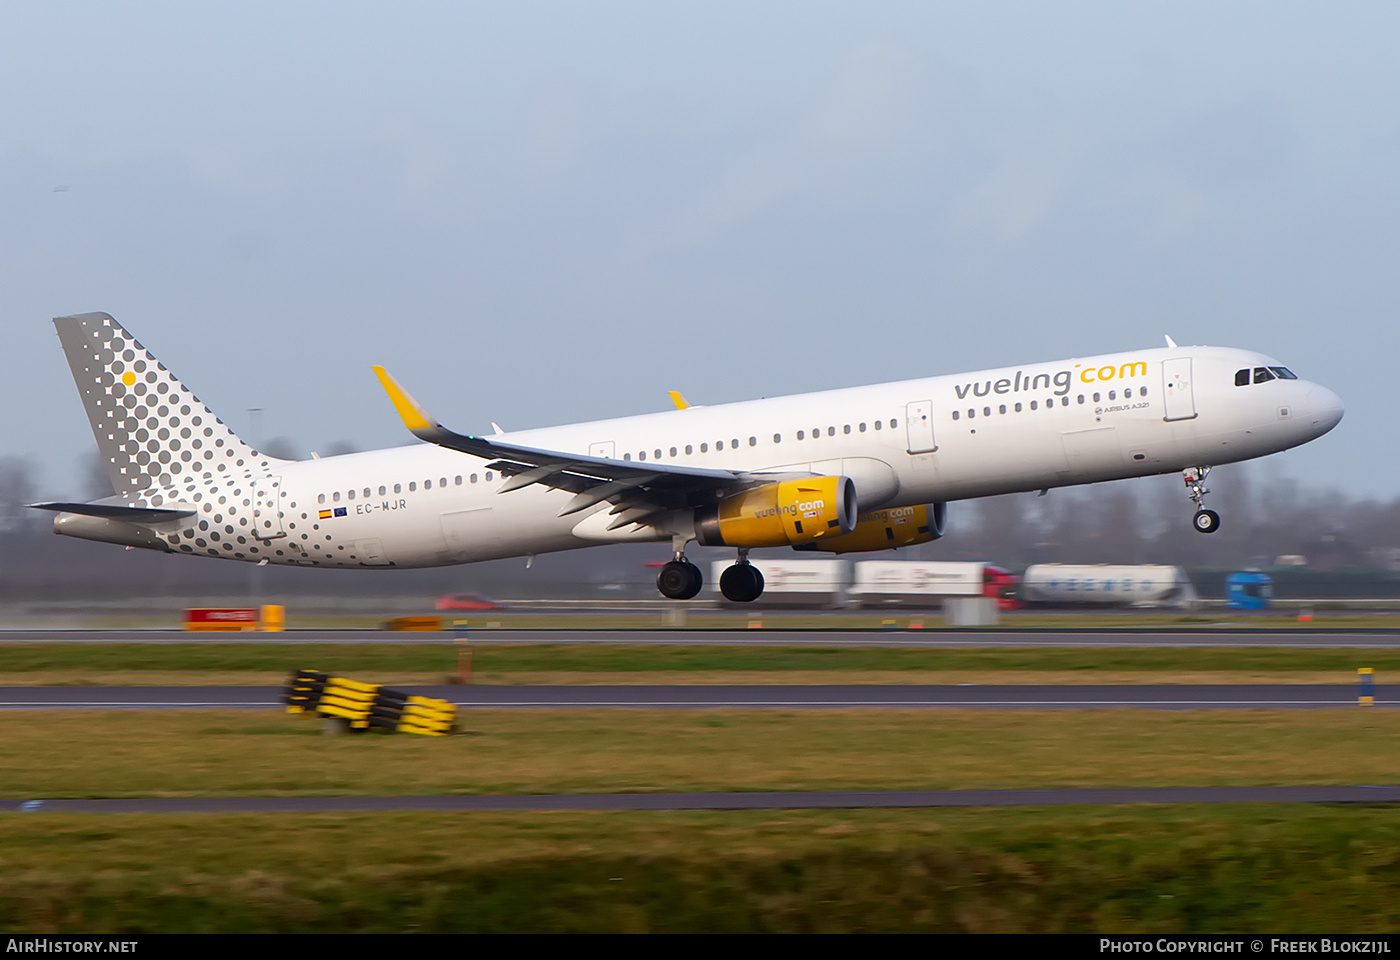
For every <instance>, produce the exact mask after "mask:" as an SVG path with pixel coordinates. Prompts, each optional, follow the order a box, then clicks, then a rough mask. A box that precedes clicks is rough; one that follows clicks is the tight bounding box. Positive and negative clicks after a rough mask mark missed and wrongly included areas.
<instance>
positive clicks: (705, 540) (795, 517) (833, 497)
mask: <svg viewBox="0 0 1400 960" xmlns="http://www.w3.org/2000/svg"><path fill="white" fill-rule="evenodd" d="M856 513H857V506H856V488H855V484H853V483H852V482H851V480H850V478H849V477H810V478H806V479H803V480H785V481H782V482H781V483H770V484H768V485H767V486H763V487H758V488H756V489H754V490H746V491H744V492H743V493H739V494H735V495H734V496H732V497H727V498H725V499H724V500H721V501H720V502H719V503H717V504H715V505H714V506H710V507H701V508H700V509H699V510H696V511H695V535H696V539H698V540H699V542H700V543H702V544H704V545H705V546H707V547H785V546H788V545H789V544H798V543H810V542H812V541H818V540H822V539H824V538H826V537H839V536H842V535H843V534H847V533H850V532H851V531H852V530H853V529H855V522H856Z"/></svg>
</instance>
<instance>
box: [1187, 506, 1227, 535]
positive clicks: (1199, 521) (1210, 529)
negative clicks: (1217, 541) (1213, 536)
mask: <svg viewBox="0 0 1400 960" xmlns="http://www.w3.org/2000/svg"><path fill="white" fill-rule="evenodd" d="M1191 525H1192V526H1194V527H1195V528H1196V532H1197V533H1214V532H1215V531H1217V530H1219V529H1220V514H1218V513H1216V512H1215V511H1214V510H1197V511H1196V515H1195V516H1194V517H1192V518H1191Z"/></svg>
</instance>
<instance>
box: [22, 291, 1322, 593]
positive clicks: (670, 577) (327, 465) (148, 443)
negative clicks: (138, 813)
mask: <svg viewBox="0 0 1400 960" xmlns="http://www.w3.org/2000/svg"><path fill="white" fill-rule="evenodd" d="M54 324H55V326H56V327H57V328H58V336H59V339H60V341H61V342H62V344H63V349H64V352H65V353H66V354H67V357H68V363H69V366H70V367H71V368H72V371H73V377H74V379H75V380H76V381H77V384H78V390H79V392H80V393H81V394H82V397H83V403H84V405H85V407H86V408H87V415H88V419H89V420H90V421H91V423H92V429H93V433H94V434H95V435H96V437H97V445H98V448H99V450H100V451H101V454H102V458H103V460H104V461H105V463H106V466H107V470H108V473H109V474H110V476H111V479H112V484H113V486H114V487H115V490H116V494H115V496H111V497H107V498H105V499H102V500H97V501H94V502H91V503H70V502H51V503H38V504H33V506H35V507H38V508H41V509H45V510H52V511H56V512H57V516H56V517H55V518H54V529H55V531H56V532H58V533H60V534H64V535H66V536H72V537H81V538H84V539H88V540H100V541H105V542H108V543H117V544H124V545H127V546H131V547H144V548H149V549H152V550H163V551H166V552H169V553H187V554H192V555H195V556H207V557H222V558H225V559H231V560H245V561H250V562H252V563H281V564H295V565H298V566H311V567H368V568H390V567H431V566H440V565H444V564H455V563H468V562H471V561H475V560H489V559H494V558H500V557H516V556H532V555H534V554H539V553H546V552H549V551H554V550H570V549H574V548H576V547H586V546H593V545H597V544H604V543H621V542H639V541H653V542H662V543H665V542H669V544H670V549H671V551H672V552H673V554H674V558H673V559H672V560H671V561H670V562H668V563H666V564H665V566H663V567H662V568H661V572H660V574H659V575H658V577H657V587H658V588H659V589H660V591H661V593H662V594H663V595H665V596H667V597H670V598H672V599H676V600H686V599H689V598H691V597H694V596H695V595H696V594H697V593H699V592H700V588H701V586H702V582H701V574H700V570H699V568H698V567H697V566H696V565H695V564H694V563H692V562H690V561H689V560H687V559H686V556H685V548H686V546H687V545H688V544H690V543H691V542H692V541H694V542H698V543H701V544H705V545H711V546H726V547H732V548H734V550H735V551H736V554H737V561H736V562H735V564H734V565H733V566H731V567H729V568H728V569H727V570H726V571H725V572H724V574H723V576H722V577H721V578H720V590H721V592H722V593H723V594H724V596H725V597H727V598H728V599H730V600H734V601H749V600H754V599H756V598H757V597H758V596H759V595H760V594H761V593H762V592H763V578H762V575H761V574H760V573H759V572H758V570H757V568H756V567H754V566H752V565H751V564H750V563H749V561H748V554H749V551H750V550H752V549H755V548H764V547H786V546H792V547H796V548H797V549H800V550H801V549H806V550H825V551H832V552H838V553H839V552H848V551H869V550H887V549H891V548H897V547H901V546H907V545H910V544H916V543H925V542H928V541H930V540H936V539H937V538H938V537H940V536H942V535H943V531H944V522H945V517H946V505H947V504H948V503H949V502H950V501H954V500H966V499H969V498H973V497H986V496H992V495H994V494H1002V493H1011V492H1015V491H1029V490H1045V489H1047V488H1050V487H1061V486H1068V485H1071V484H1081V483H1095V482H1098V481H1102V480H1118V479H1122V478H1126V477H1141V476H1147V475H1149V474H1160V473H1168V472H1174V471H1181V472H1182V474H1183V476H1184V478H1185V481H1186V491H1187V494H1188V496H1189V497H1190V499H1191V501H1192V502H1194V504H1195V507H1196V510H1195V515H1194V521H1193V522H1194V525H1195V527H1196V529H1197V530H1200V531H1201V532H1203V533H1211V532H1213V531H1214V530H1215V529H1216V528H1217V527H1218V526H1219V523H1220V519H1219V517H1218V516H1217V515H1216V513H1215V512H1214V511H1211V510H1207V509H1206V508H1205V506H1204V503H1203V500H1204V497H1205V495H1206V493H1207V490H1206V488H1205V485H1204V481H1205V478H1206V474H1207V473H1208V472H1209V471H1210V468H1211V466H1213V465H1218V464H1222V463H1232V462H1236V461H1240V460H1248V459H1251V458H1253V457H1262V456H1264V455H1266V454H1270V453H1276V452H1278V451H1280V450H1286V449H1288V448H1289V447H1294V446H1297V445H1299V444H1302V443H1306V442H1307V441H1309V440H1312V439H1314V438H1316V437H1320V436H1321V435H1322V434H1324V433H1326V432H1327V431H1329V430H1331V429H1332V428H1333V427H1334V426H1336V425H1337V423H1338V421H1340V420H1341V419H1342V402H1341V400H1340V399H1338V397H1337V395H1336V394H1335V393H1333V392H1332V391H1331V390H1328V389H1327V388H1326V387H1323V386H1320V385H1319V384H1316V383H1310V382H1308V381H1307V380H1303V379H1300V378H1299V377H1297V376H1295V375H1294V374H1293V372H1292V371H1291V370H1289V369H1288V368H1287V367H1284V366H1283V365H1281V364H1280V363H1279V362H1278V361H1277V360H1273V359H1271V358H1269V357H1266V356H1263V355H1262V354H1258V353H1254V352H1252V351H1249V350H1237V349H1228V348H1223V347H1178V346H1177V345H1176V344H1174V343H1172V341H1171V339H1170V338H1168V339H1167V346H1166V347H1162V348H1157V349H1151V350H1138V351H1133V352H1129V353H1115V354H1107V355H1105V356H1100V357H1086V358H1082V359H1078V360H1064V361H1058V362H1051V363H1032V364H1025V365H1022V366H1016V367H1007V368H1004V369H1000V370H983V371H979V372H977V373H966V374H957V375H953V376H940V377H929V378H927V379H921V380H905V381H902V382H899V383H885V384H879V385H876V386H868V387H852V388H848V389H841V390H828V391H824V392H821V393H805V394H800V395H797V396H790V397H777V398H774V399H764V400H750V401H747V402H743V403H730V404H724V405H721V406H712V407H700V406H689V405H687V404H686V403H685V401H684V400H683V399H682V398H681V396H680V395H679V394H673V395H672V399H673V400H674V402H675V407H676V409H674V410H667V411H666V412H664V413H652V414H645V415H642V416H637V417H626V418H623V419H619V420H600V421H596V422H593V423H580V424H573V425H569V426H560V427H547V428H541V429H536V430H523V431H519V432H511V433H502V432H499V431H497V432H495V433H493V434H492V435H490V436H485V437H481V436H469V435H464V434H459V433H454V432H453V431H451V430H449V429H448V428H446V427H444V426H442V425H441V424H439V423H438V422H437V421H436V420H435V419H433V417H432V416H430V415H429V414H428V413H427V411H426V410H424V408H423V407H422V406H420V405H419V404H418V402H417V401H415V400H414V399H413V398H412V397H411V396H409V394H408V393H407V392H406V391H405V390H404V389H403V388H402V387H401V386H399V384H398V383H397V381H395V380H394V379H393V378H392V377H391V376H390V375H389V374H388V373H387V372H386V371H385V370H384V369H383V368H381V367H376V368H375V373H376V375H377V376H378V377H379V380H380V383H381V384H382V385H383V387H384V390H385V391H386V392H387V393H388V395H389V399H390V401H392V403H393V405H394V408H395V410H397V411H398V414H399V416H400V417H401V418H402V419H403V421H404V424H405V425H406V426H407V427H408V429H409V430H410V431H411V432H412V433H413V435H414V436H416V437H417V438H418V439H419V440H421V441H424V442H423V443H420V444H417V445H413V446H408V447H399V448H395V449H391V450H377V451H373V452H368V453H352V454H346V455H344V456H335V457H322V458H320V459H312V460H302V461H292V460H279V459H276V458H274V457H270V456H267V455H266V454H264V453H260V452H259V451H257V450H255V449H253V448H252V447H250V446H249V445H248V444H246V443H244V442H243V441H242V440H240V439H239V438H238V437H237V436H236V435H235V434H234V432H233V431H232V430H230V429H229V428H228V426H226V425H225V424H224V423H223V422H222V421H221V420H220V419H219V418H218V417H216V416H215V415H214V414H213V413H212V412H211V411H210V410H209V408H208V407H206V406H205V405H204V404H202V403H201V402H200V401H199V400H198V399H197V398H196V397H195V396H194V394H192V393H191V392H190V391H189V389H188V388H187V387H185V385H184V384H182V383H181V382H180V381H179V380H177V379H176V378H175V377H174V375H172V374H171V373H170V371H169V370H167V369H166V368H165V367H164V366H163V365H161V364H160V363H159V362H157V360H156V359H155V357H154V356H152V355H151V353H150V351H148V350H147V349H146V348H144V347H143V346H142V345H141V344H140V343H138V342H136V340H135V339H134V338H133V337H132V336H131V335H130V334H129V333H127V332H126V330H124V329H123V328H122V327H121V326H120V325H119V324H118V323H117V322H116V321H115V320H113V319H112V318H111V317H110V316H108V315H107V314H105V313H87V314H82V315H79V316H72V317H59V318H58V319H56V320H55V321H54Z"/></svg>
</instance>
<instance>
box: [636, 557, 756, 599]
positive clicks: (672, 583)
mask: <svg viewBox="0 0 1400 960" xmlns="http://www.w3.org/2000/svg"><path fill="white" fill-rule="evenodd" d="M704 583H705V578H704V577H703V576H702V575H701V573H700V568H699V567H697V566H696V565H695V564H693V563H691V562H690V561H689V560H687V559H686V558H685V552H684V549H683V548H682V549H678V550H677V551H676V559H674V560H672V561H671V562H670V563H667V564H666V565H665V566H663V567H662V568H661V572H660V573H658V574H657V575H656V589H658V590H660V591H661V595H662V596H663V597H666V598H667V599H669V600H690V599H692V598H693V597H695V595H696V594H698V593H699V592H700V588H701V587H702V586H703V585H704ZM719 592H720V593H722V594H724V598H725V599H726V600H729V601H730V602H732V603H752V602H753V601H754V600H757V599H758V598H759V597H760V596H762V595H763V574H762V573H761V572H760V571H759V569H758V567H755V566H754V565H753V564H751V563H749V552H748V551H747V550H743V549H741V550H740V551H739V562H738V563H736V564H734V565H733V566H732V567H730V568H728V569H727V570H725V571H724V573H722V574H721V575H720V578H719Z"/></svg>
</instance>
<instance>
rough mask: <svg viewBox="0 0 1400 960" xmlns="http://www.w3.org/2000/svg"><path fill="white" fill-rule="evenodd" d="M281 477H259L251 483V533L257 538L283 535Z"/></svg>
mask: <svg viewBox="0 0 1400 960" xmlns="http://www.w3.org/2000/svg"><path fill="white" fill-rule="evenodd" d="M281 496H282V478H281V477H259V478H258V480H257V482H256V483H254V485H253V535H254V536H256V537H257V538H258V539H259V540H276V539H277V538H278V537H285V536H286V535H287V531H286V530H284V529H282V509H281V506H280V505H279V503H278V501H279V500H280V499H281Z"/></svg>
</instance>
